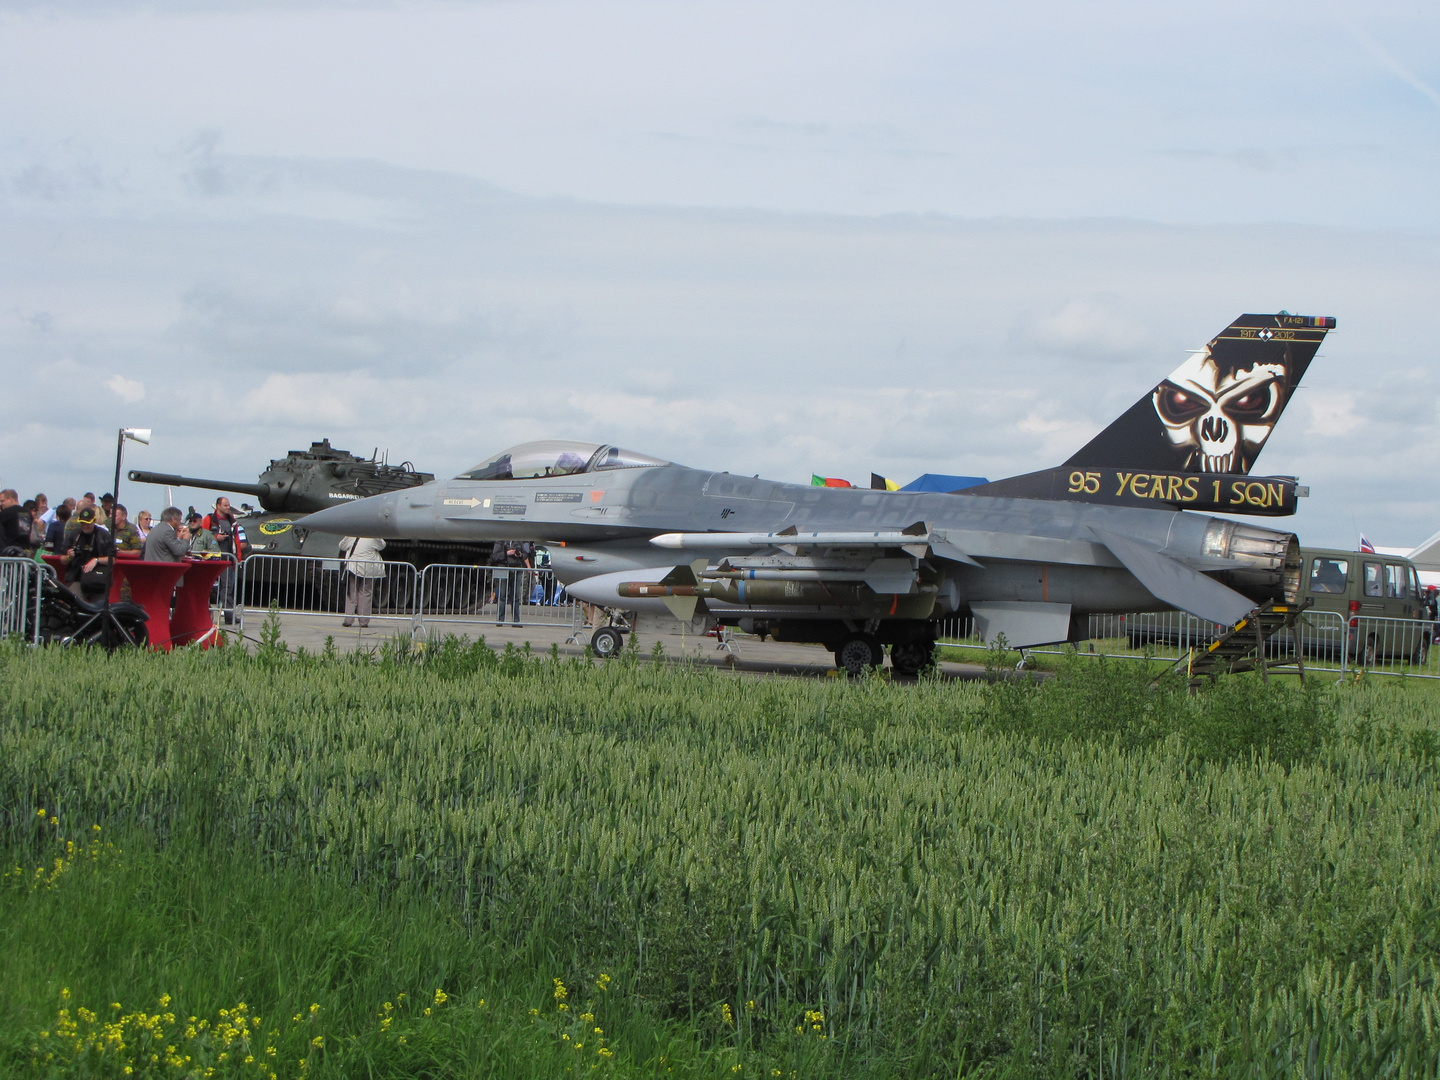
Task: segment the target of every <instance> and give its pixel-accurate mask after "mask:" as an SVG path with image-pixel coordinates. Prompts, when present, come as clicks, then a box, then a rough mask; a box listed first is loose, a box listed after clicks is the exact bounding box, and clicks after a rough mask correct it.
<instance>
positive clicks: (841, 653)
mask: <svg viewBox="0 0 1440 1080" xmlns="http://www.w3.org/2000/svg"><path fill="white" fill-rule="evenodd" d="M832 648H833V650H834V653H835V666H836V667H837V668H838V669H839V670H841V671H843V672H845V673H846V674H847V675H855V676H859V675H863V674H864V673H865V672H866V671H867V670H871V671H873V670H878V669H879V668H880V666H881V665H882V664H884V662H885V647H884V646H883V645H882V644H881V643H880V639H879V638H877V637H876V636H875V635H874V634H872V633H868V632H866V631H854V632H852V633H849V634H847V635H845V637H843V638H841V639H840V640H839V641H838V642H837V643H836V644H835V645H834V646H832ZM934 653H935V642H934V639H933V638H931V637H929V636H925V637H919V638H914V639H912V640H909V641H897V642H895V643H894V644H893V645H891V646H890V666H891V668H892V669H893V670H894V672H895V674H896V675H903V676H906V677H908V678H913V677H914V676H916V675H919V674H921V673H922V672H926V671H930V670H932V669H933V668H934V666H935V660H934Z"/></svg>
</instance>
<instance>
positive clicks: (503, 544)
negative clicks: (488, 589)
mask: <svg viewBox="0 0 1440 1080" xmlns="http://www.w3.org/2000/svg"><path fill="white" fill-rule="evenodd" d="M533 550H534V547H533V546H532V545H530V544H527V543H525V542H523V541H520V540H497V541H495V544H494V546H493V547H492V548H491V549H490V564H491V566H493V567H494V568H495V569H494V570H492V571H491V575H492V579H493V580H494V582H495V602H496V603H497V604H498V605H499V612H498V614H496V616H495V625H496V626H501V625H503V624H504V622H505V603H506V601H507V600H508V601H510V603H512V604H513V605H514V607H513V608H512V610H513V611H514V614H515V621H514V623H512V624H511V625H513V626H519V625H520V601H521V600H522V599H523V598H524V596H525V592H526V583H527V582H528V581H529V580H530V576H529V574H527V573H526V570H528V569H529V567H531V566H533V565H534V563H533V562H532V555H531V552H532V551H533Z"/></svg>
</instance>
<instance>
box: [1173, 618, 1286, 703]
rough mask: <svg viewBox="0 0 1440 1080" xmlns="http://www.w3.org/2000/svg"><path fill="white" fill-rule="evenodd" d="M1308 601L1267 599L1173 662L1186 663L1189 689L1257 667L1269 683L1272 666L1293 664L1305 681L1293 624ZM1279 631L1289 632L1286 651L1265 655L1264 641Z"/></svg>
mask: <svg viewBox="0 0 1440 1080" xmlns="http://www.w3.org/2000/svg"><path fill="white" fill-rule="evenodd" d="M1310 604H1311V601H1310V600H1309V599H1306V600H1305V602H1304V603H1302V604H1278V603H1276V602H1275V601H1274V600H1267V601H1265V603H1263V604H1261V605H1260V606H1259V607H1258V608H1256V609H1255V610H1254V611H1252V612H1250V614H1249V615H1246V616H1245V617H1244V618H1243V619H1241V620H1240V621H1239V622H1237V623H1236V624H1235V625H1234V626H1233V627H1231V628H1230V629H1229V630H1227V631H1225V633H1223V634H1221V635H1220V636H1219V637H1217V638H1216V639H1215V640H1214V641H1212V642H1211V643H1210V644H1209V645H1206V646H1204V647H1203V648H1194V649H1191V650H1190V651H1189V652H1188V653H1187V654H1186V655H1185V656H1182V657H1181V658H1180V659H1179V660H1177V661H1176V662H1175V665H1174V667H1179V666H1180V665H1181V664H1184V665H1185V675H1186V677H1187V678H1188V679H1189V680H1190V689H1192V690H1194V689H1197V688H1198V687H1199V686H1200V685H1201V684H1202V683H1203V682H1204V680H1205V679H1206V678H1209V679H1212V680H1213V679H1214V678H1215V676H1216V675H1218V674H1220V673H1221V672H1222V671H1223V672H1237V671H1254V670H1255V669H1256V668H1259V669H1260V674H1261V677H1262V678H1264V679H1265V680H1266V681H1267V682H1268V681H1269V679H1270V670H1271V669H1272V668H1288V667H1291V666H1293V667H1294V668H1295V669H1296V670H1297V671H1298V672H1299V673H1300V681H1301V682H1304V681H1305V660H1304V657H1303V655H1302V649H1301V647H1300V635H1299V633H1298V632H1297V630H1296V626H1295V624H1296V621H1297V620H1298V619H1299V618H1300V616H1301V615H1302V614H1303V613H1304V611H1305V609H1306V608H1308V607H1309V606H1310ZM1282 630H1289V631H1290V649H1289V654H1288V655H1284V656H1266V655H1265V646H1266V644H1267V643H1268V642H1269V641H1270V639H1271V638H1273V637H1274V636H1275V635H1276V634H1278V633H1280V631H1282ZM1172 670H1173V668H1172Z"/></svg>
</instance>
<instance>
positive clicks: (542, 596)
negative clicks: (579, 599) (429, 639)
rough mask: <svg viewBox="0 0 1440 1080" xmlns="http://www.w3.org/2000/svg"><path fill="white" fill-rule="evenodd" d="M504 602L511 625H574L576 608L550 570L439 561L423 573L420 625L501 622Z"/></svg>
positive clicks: (507, 620)
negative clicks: (463, 564) (500, 615)
mask: <svg viewBox="0 0 1440 1080" xmlns="http://www.w3.org/2000/svg"><path fill="white" fill-rule="evenodd" d="M502 599H503V600H504V601H505V604H506V610H505V621H506V622H507V623H514V622H519V623H521V624H522V625H524V624H537V623H538V624H543V625H547V626H570V625H572V624H573V623H574V621H575V610H576V605H575V603H574V601H572V600H570V599H569V598H568V597H567V596H566V595H565V587H564V586H563V585H561V584H560V582H558V581H557V580H555V571H554V570H551V569H549V568H548V567H541V568H539V569H535V570H527V569H524V568H515V567H505V566H462V565H458V564H445V563H436V564H434V565H431V566H427V567H425V569H424V570H422V571H421V572H420V606H419V609H418V611H417V614H416V622H417V624H419V625H429V624H432V623H484V622H497V621H498V619H499V614H500V601H501V600H502ZM517 604H518V607H517Z"/></svg>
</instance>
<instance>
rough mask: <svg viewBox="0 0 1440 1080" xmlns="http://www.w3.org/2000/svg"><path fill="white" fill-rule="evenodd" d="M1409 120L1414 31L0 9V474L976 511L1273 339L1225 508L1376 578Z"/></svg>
mask: <svg viewBox="0 0 1440 1080" xmlns="http://www.w3.org/2000/svg"><path fill="white" fill-rule="evenodd" d="M1437 88H1440V8H1436V7H1435V5H1433V4H1427V5H1422V4H1419V3H1408V4H1405V3H1396V4H1385V3H1378V4H1376V3H1371V4H1366V5H1363V6H1361V5H1358V4H1343V3H1339V4H1323V3H1322V4H1304V3H1265V2H1263V0H1262V2H1259V3H1256V2H1253V0H1251V2H1247V3H1244V4H1234V3H1225V2H1223V0H1222V2H1214V0H1207V2H1205V3H1174V4H1163V5H1157V4H1155V3H1153V0H1152V2H1147V3H1138V2H1137V3H1125V2H1105V3H1102V2H1095V3H1090V4H1074V3H1050V4H1047V3H1015V4H1008V5H996V4H964V3H954V2H951V3H918V2H917V3H906V2H903V0H889V2H885V3H879V2H865V3H859V2H849V3H847V2H843V0H826V2H824V3H806V2H795V3H786V2H783V0H780V2H777V0H766V2H764V3H759V2H754V3H752V2H748V0H727V2H724V3H707V2H701V0H666V2H656V0H625V2H621V0H617V2H612V0H582V2H561V0H504V2H488V3H487V2H473V3H458V2H456V3H417V4H401V3H373V4H366V3H329V4H327V3H281V2H272V3H254V2H251V3H238V2H237V3H231V4H227V3H216V2H212V3H204V4H193V5H192V4H183V3H178V2H172V3H164V2H160V3H147V4H132V3H127V2H124V0H110V2H95V3H90V4H85V3H80V2H71V3H66V4H64V5H59V4H41V3H31V2H25V0H0V377H3V381H0V385H3V386H4V389H5V394H4V399H5V402H6V405H7V408H6V410H5V420H4V421H3V422H0V480H3V482H4V484H5V485H6V486H11V485H13V486H15V487H18V488H20V489H22V494H23V495H26V496H28V495H29V494H31V493H33V492H34V491H35V490H45V491H46V492H47V493H49V494H50V495H51V496H52V497H53V496H55V495H57V494H59V495H63V494H73V493H76V492H79V491H83V490H85V489H87V488H88V489H93V490H96V491H100V490H105V489H108V487H109V480H108V477H109V476H110V474H111V473H112V471H113V468H114V440H115V434H114V433H115V430H116V428H117V427H120V426H124V425H136V426H149V427H153V428H154V429H155V440H154V443H153V445H151V446H149V447H138V446H133V445H132V447H131V449H130V450H129V451H128V452H127V453H128V457H127V465H128V466H129V467H135V468H151V469H157V470H164V471H182V472H189V473H193V474H199V475H218V476H230V477H234V478H236V479H244V480H253V479H254V477H255V476H256V474H257V473H258V472H259V471H260V470H261V469H262V468H263V467H264V466H265V464H266V463H267V462H268V461H269V459H270V458H272V457H278V456H281V455H282V454H283V453H284V452H285V451H287V450H289V449H291V448H298V447H302V446H305V445H308V444H309V442H310V441H311V440H313V439H318V438H321V437H322V436H328V437H329V438H330V439H331V440H332V441H333V442H334V443H335V444H336V445H338V446H342V447H346V448H349V449H352V450H355V451H359V452H363V453H367V454H368V453H369V452H370V451H371V450H372V449H373V448H375V447H379V448H380V449H381V450H382V451H386V450H388V452H389V454H390V457H391V460H401V459H407V458H408V459H410V460H413V461H414V462H415V463H416V465H417V466H419V467H420V468H422V469H425V470H428V471H433V472H436V473H438V474H452V473H454V472H456V471H459V470H460V469H461V468H463V467H465V466H467V465H470V464H473V463H474V462H475V461H477V460H479V459H481V458H482V457H484V456H486V455H487V454H488V453H490V452H491V451H493V450H496V449H499V448H500V447H503V446H505V445H507V444H509V443H512V442H516V441H520V440H522V439H527V438H535V437H542V436H572V437H579V438H593V439H595V440H604V441H614V442H618V443H621V444H622V445H628V446H632V447H634V448H637V449H641V450H646V451H649V452H651V453H656V454H660V455H663V456H666V457H669V458H672V459H675V460H678V461H682V462H685V463H686V464H692V465H697V466H709V467H714V468H725V469H730V470H731V471H735V472H747V473H752V472H758V473H761V474H763V475H766V476H771V477H774V478H777V479H786V480H796V481H801V482H804V481H806V480H808V478H809V476H810V474H811V473H812V472H821V473H825V474H827V475H832V476H845V477H849V478H851V479H854V480H857V481H864V480H865V479H866V478H868V475H869V473H870V472H871V471H872V470H874V471H877V472H881V473H885V474H887V475H890V476H893V477H896V478H898V479H900V480H902V481H904V480H908V479H910V478H911V477H913V476H914V475H916V474H918V473H920V472H923V471H938V472H958V473H969V474H978V475H985V476H990V477H999V476H1005V475H1009V474H1013V473H1018V472H1023V471H1027V470H1031V469H1036V468H1041V467H1044V466H1046V465H1050V464H1055V463H1057V462H1058V461H1060V460H1063V458H1065V457H1066V456H1068V455H1069V454H1070V453H1071V452H1073V451H1074V450H1075V449H1076V448H1078V447H1079V446H1080V445H1082V444H1083V443H1084V442H1085V441H1087V440H1088V438H1089V437H1090V436H1091V435H1092V434H1093V433H1094V432H1095V431H1096V430H1098V429H1099V428H1101V427H1103V426H1104V425H1105V424H1106V423H1107V422H1108V421H1109V420H1110V419H1112V418H1113V417H1114V416H1115V415H1118V413H1119V412H1121V411H1122V410H1123V409H1124V408H1125V407H1126V406H1128V405H1129V404H1130V403H1131V402H1132V401H1134V400H1135V399H1136V398H1138V397H1139V396H1140V395H1141V394H1142V393H1143V392H1144V391H1145V390H1147V389H1148V388H1149V387H1150V386H1152V385H1153V384H1154V383H1155V382H1156V381H1157V380H1158V379H1159V378H1160V377H1162V376H1163V375H1164V374H1166V373H1167V372H1169V371H1170V370H1171V369H1172V368H1173V367H1175V366H1176V365H1177V364H1178V363H1179V362H1180V361H1181V360H1182V359H1183V358H1184V355H1185V350H1187V349H1193V348H1197V347H1199V346H1200V345H1202V344H1203V343H1204V342H1205V341H1206V340H1207V339H1208V338H1209V337H1211V336H1213V335H1214V333H1215V332H1216V331H1217V330H1219V329H1220V328H1222V327H1223V326H1224V325H1226V324H1227V323H1228V322H1229V321H1230V320H1231V319H1232V318H1233V317H1234V316H1236V315H1238V314H1240V313H1241V312H1245V311H1260V312H1269V311H1278V310H1280V309H1282V308H1283V309H1286V310H1289V311H1292V312H1298V313H1302V314H1324V315H1333V316H1335V317H1336V318H1337V319H1338V320H1339V330H1338V331H1337V332H1336V333H1335V334H1333V335H1332V336H1331V338H1330V339H1329V340H1328V341H1327V343H1326V345H1325V347H1324V349H1323V350H1322V353H1321V356H1320V357H1319V359H1317V361H1316V362H1315V364H1314V365H1313V366H1312V367H1311V370H1310V373H1309V375H1308V376H1307V377H1306V381H1305V386H1304V388H1303V389H1302V390H1301V392H1300V393H1299V395H1298V396H1297V398H1296V400H1295V402H1294V403H1293V404H1292V406H1291V408H1290V410H1289V412H1288V413H1287V414H1286V417H1285V420H1284V421H1283V422H1282V424H1281V426H1280V427H1279V429H1278V430H1277V433H1276V435H1275V437H1274V438H1272V439H1271V441H1270V443H1269V445H1268V447H1267V449H1266V451H1265V454H1264V456H1263V457H1262V458H1261V460H1260V468H1261V470H1262V471H1269V472H1288V473H1298V474H1299V475H1300V476H1301V477H1302V480H1303V481H1304V482H1307V483H1309V484H1310V485H1311V490H1312V497H1311V498H1310V500H1309V501H1308V502H1306V503H1303V504H1302V506H1303V507H1304V509H1303V511H1302V513H1301V514H1300V515H1298V516H1297V518H1295V519H1294V523H1295V527H1296V528H1297V529H1298V531H1299V532H1300V533H1301V536H1302V539H1304V540H1306V541H1307V542H1310V543H1317V544H1318V543H1324V544H1337V545H1348V544H1351V543H1352V542H1353V541H1354V540H1355V538H1356V536H1357V533H1358V532H1359V531H1362V530H1363V531H1364V532H1366V533H1367V534H1368V535H1369V536H1370V538H1371V539H1373V540H1375V541H1376V542H1379V543H1391V544H1397V545H1409V544H1414V543H1418V542H1419V541H1421V540H1422V539H1424V538H1425V537H1427V536H1429V535H1430V534H1431V533H1433V532H1435V531H1436V530H1437V529H1440V509H1437V503H1440V498H1437V496H1440V485H1437V484H1436V482H1435V479H1434V475H1435V463H1436V457H1437V451H1436V447H1437V445H1440V409H1437V403H1440V375H1437V374H1436V364H1435V358H1436V351H1437V350H1436V346H1435V343H1434V332H1433V331H1431V330H1430V329H1429V328H1428V320H1429V319H1431V318H1436V317H1437V315H1440V304H1437V300H1440V199H1437V198H1436V192H1437V191H1440V89H1437ZM142 490H144V491H146V492H147V494H148V492H149V490H150V489H136V488H135V487H134V486H133V485H131V486H130V488H129V490H128V491H122V498H123V499H124V501H126V502H128V503H129V504H130V505H131V506H132V508H134V507H136V506H137V505H150V506H151V509H153V510H158V509H159V508H160V507H159V500H158V499H157V498H154V497H149V498H146V497H145V496H142V495H141V494H140V491H142ZM154 490H155V491H156V492H157V493H158V489H154ZM187 494H188V493H187ZM189 498H190V501H195V502H197V503H198V502H199V501H200V500H201V498H202V494H201V493H198V492H196V493H193V494H190V495H189ZM152 504H153V505H152Z"/></svg>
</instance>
